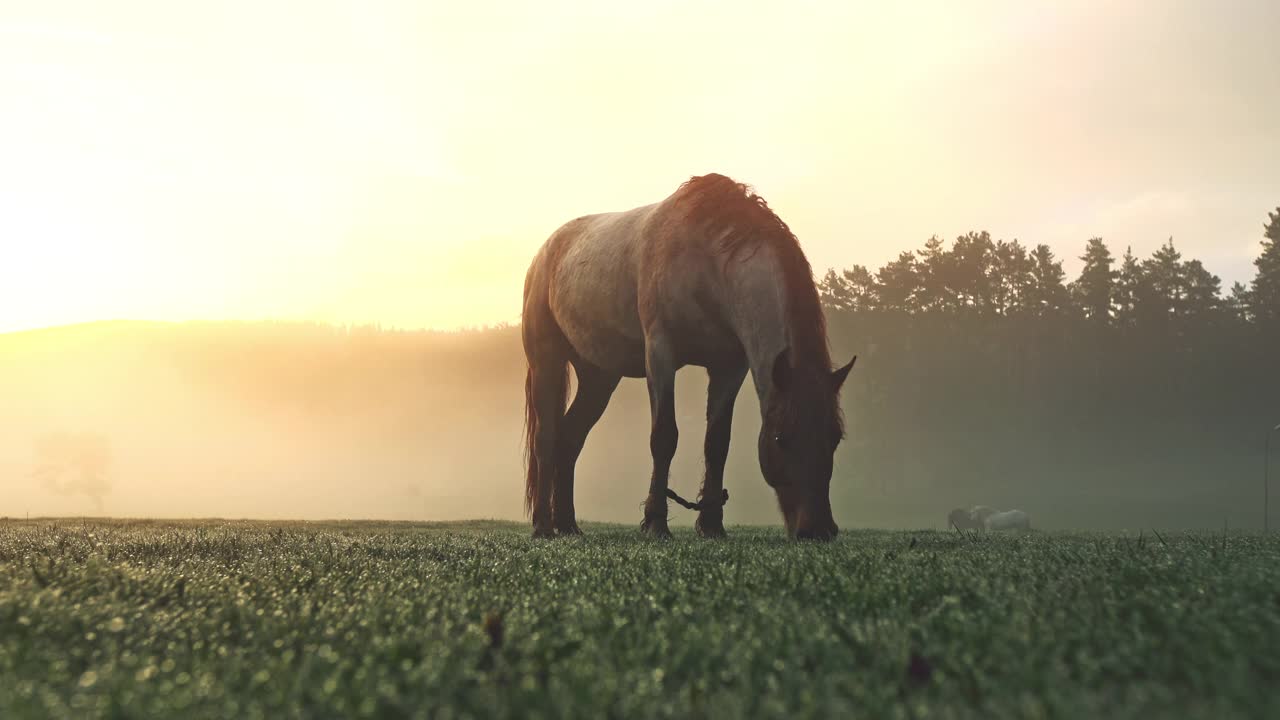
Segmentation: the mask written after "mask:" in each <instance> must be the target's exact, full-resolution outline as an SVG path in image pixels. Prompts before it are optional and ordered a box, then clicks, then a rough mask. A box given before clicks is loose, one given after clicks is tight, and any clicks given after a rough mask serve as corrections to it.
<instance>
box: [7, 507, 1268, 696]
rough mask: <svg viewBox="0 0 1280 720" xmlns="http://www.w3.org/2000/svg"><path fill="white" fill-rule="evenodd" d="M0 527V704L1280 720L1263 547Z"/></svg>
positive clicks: (1218, 542)
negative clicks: (659, 539)
mask: <svg viewBox="0 0 1280 720" xmlns="http://www.w3.org/2000/svg"><path fill="white" fill-rule="evenodd" d="M585 530H586V532H587V533H588V534H587V536H586V537H584V538H581V539H570V540H557V541H551V542H534V541H531V540H529V539H528V537H527V528H526V527H525V526H523V525H515V524H507V523H463V524H383V523H274V524H272V523H249V522H227V523H223V522H177V523H168V522H154V523H153V522H123V521H121V522H82V521H57V522H54V521H39V522H37V521H30V522H24V521H0V717H3V718H25V717H175V716H181V717H184V718H204V717H227V718H288V717H402V716H409V717H438V718H450V717H557V718H559V717H585V718H596V717H747V716H751V717H837V716H839V717H904V718H905V717H923V716H928V717H979V716H982V717H989V716H993V715H994V716H1004V717H1109V718H1110V717H1144V718H1145V717H1204V718H1222V717H1268V716H1269V717H1280V690H1278V689H1277V688H1280V537H1273V538H1269V539H1263V538H1261V537H1259V536H1257V535H1252V536H1250V535H1241V534H1227V535H1224V534H1221V533H1219V534H1207V533H1206V534H1199V535H1195V534H1180V535H1164V536H1156V535H1152V534H1150V533H1148V534H1146V535H1144V536H1143V537H1141V538H1138V537H1136V536H1123V537H1122V536H1118V535H1082V534H1050V533H1031V534H1026V535H1020V536H1019V535H1008V536H992V535H988V536H971V537H965V536H961V535H959V534H957V533H954V532H953V533H950V534H947V533H939V532H918V533H914V532H880V531H852V532H848V531H847V532H844V533H842V534H841V535H840V537H839V539H838V540H837V541H836V542H834V543H831V544H827V545H814V544H797V543H789V542H786V541H785V540H784V538H783V536H782V533H781V531H780V530H777V529H754V528H731V529H730V534H731V539H730V540H728V541H727V542H706V541H701V540H698V539H697V538H695V537H694V536H693V535H692V533H691V532H690V531H688V530H685V531H683V532H682V531H680V530H677V531H676V537H675V539H674V540H673V541H671V542H666V543H662V542H653V541H647V540H645V539H643V538H641V537H640V536H639V534H638V532H637V531H636V530H635V529H634V528H630V527H626V528H624V527H617V526H600V525H588V526H586V527H585Z"/></svg>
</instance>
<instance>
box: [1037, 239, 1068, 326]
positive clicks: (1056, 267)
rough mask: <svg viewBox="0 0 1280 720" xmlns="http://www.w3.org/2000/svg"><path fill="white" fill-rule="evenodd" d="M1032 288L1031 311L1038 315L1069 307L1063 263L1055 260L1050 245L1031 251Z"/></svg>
mask: <svg viewBox="0 0 1280 720" xmlns="http://www.w3.org/2000/svg"><path fill="white" fill-rule="evenodd" d="M1031 262H1032V267H1031V287H1030V292H1029V293H1028V295H1029V297H1028V299H1029V301H1030V303H1029V304H1030V306H1031V311H1032V312H1033V313H1035V314H1036V315H1051V314H1057V313H1060V312H1062V311H1063V310H1065V309H1066V307H1067V297H1068V296H1067V288H1066V286H1065V285H1063V280H1065V279H1066V277H1067V274H1066V273H1065V272H1063V271H1062V262H1061V261H1060V260H1055V259H1054V257H1053V251H1052V250H1050V249H1049V246H1048V245H1045V244H1043V243H1042V244H1040V245H1037V246H1036V249H1035V250H1032V251H1031Z"/></svg>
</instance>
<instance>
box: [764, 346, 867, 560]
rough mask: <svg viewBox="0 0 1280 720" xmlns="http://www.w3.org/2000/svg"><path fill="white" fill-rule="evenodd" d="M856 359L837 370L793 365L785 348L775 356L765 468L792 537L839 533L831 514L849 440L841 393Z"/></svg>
mask: <svg viewBox="0 0 1280 720" xmlns="http://www.w3.org/2000/svg"><path fill="white" fill-rule="evenodd" d="M857 359H858V358H857V357H856V356H855V357H854V359H853V360H850V361H849V364H848V365H845V366H844V367H842V368H840V369H838V370H835V371H830V370H826V369H817V368H803V367H801V368H796V367H792V365H791V363H790V362H789V361H788V359H787V351H786V350H783V351H782V352H781V353H779V354H778V357H777V359H775V360H774V363H773V372H772V381H773V382H772V391H771V392H770V393H769V395H768V399H767V400H766V403H767V407H766V408H765V412H764V422H763V423H762V424H761V426H760V442H759V444H760V470H761V472H763V473H764V479H765V482H767V483H769V485H770V486H772V487H773V489H774V492H776V493H777V494H778V507H779V508H780V509H781V510H782V518H783V521H784V522H785V523H786V525H787V533H788V534H789V535H790V536H791V537H793V538H796V539H801V540H830V539H832V538H834V537H835V536H836V533H838V532H839V528H837V527H836V521H835V519H834V518H833V517H832V516H831V468H832V464H833V458H834V456H835V451H836V446H837V445H839V444H840V440H841V439H843V438H844V423H843V422H842V421H841V419H840V403H839V396H838V394H839V392H840V386H841V385H842V384H844V379H845V378H846V377H847V376H848V375H849V370H851V369H852V368H853V363H854V361H856V360H857Z"/></svg>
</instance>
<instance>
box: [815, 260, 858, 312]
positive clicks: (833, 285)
mask: <svg viewBox="0 0 1280 720" xmlns="http://www.w3.org/2000/svg"><path fill="white" fill-rule="evenodd" d="M818 299H819V300H821V301H822V306H823V307H825V308H829V309H831V310H852V309H853V291H852V290H851V289H850V288H849V284H848V283H847V282H846V281H845V279H844V278H843V277H841V276H840V275H837V274H836V271H835V270H833V269H828V270H827V274H826V275H823V276H822V280H821V281H820V282H819V283H818Z"/></svg>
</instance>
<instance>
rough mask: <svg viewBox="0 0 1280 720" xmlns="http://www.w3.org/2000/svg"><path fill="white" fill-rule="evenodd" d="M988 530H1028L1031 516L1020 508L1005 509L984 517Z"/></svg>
mask: <svg viewBox="0 0 1280 720" xmlns="http://www.w3.org/2000/svg"><path fill="white" fill-rule="evenodd" d="M985 525H986V528H987V529H988V530H1030V529H1031V518H1030V517H1029V516H1028V515H1027V514H1026V513H1024V512H1022V511H1021V510H1005V511H1004V512H998V513H992V514H991V515H988V516H987V518H986V523H985Z"/></svg>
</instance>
